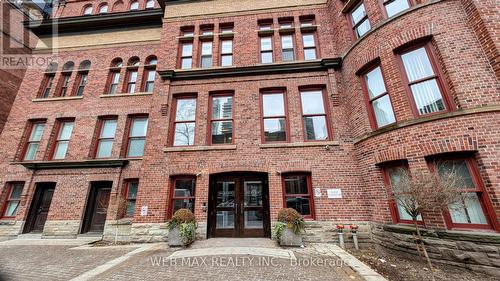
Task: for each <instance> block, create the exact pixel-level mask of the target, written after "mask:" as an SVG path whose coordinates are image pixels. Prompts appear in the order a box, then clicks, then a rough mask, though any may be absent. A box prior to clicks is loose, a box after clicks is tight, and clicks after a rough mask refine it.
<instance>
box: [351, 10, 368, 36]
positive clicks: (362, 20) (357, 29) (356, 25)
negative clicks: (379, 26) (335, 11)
mask: <svg viewBox="0 0 500 281" xmlns="http://www.w3.org/2000/svg"><path fill="white" fill-rule="evenodd" d="M351 21H352V28H353V30H354V34H356V38H359V37H362V36H363V35H365V34H366V33H367V32H368V31H370V29H371V25H370V21H369V20H368V15H367V14H366V10H365V5H364V3H363V2H361V3H360V4H359V5H358V6H357V7H356V8H354V10H353V11H352V12H351Z"/></svg>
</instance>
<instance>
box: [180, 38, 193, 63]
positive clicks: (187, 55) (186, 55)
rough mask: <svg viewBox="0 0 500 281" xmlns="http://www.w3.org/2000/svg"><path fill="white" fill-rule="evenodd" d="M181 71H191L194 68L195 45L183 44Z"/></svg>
mask: <svg viewBox="0 0 500 281" xmlns="http://www.w3.org/2000/svg"><path fill="white" fill-rule="evenodd" d="M181 52H182V54H181V69H191V68H192V67H193V43H184V44H182V50H181Z"/></svg>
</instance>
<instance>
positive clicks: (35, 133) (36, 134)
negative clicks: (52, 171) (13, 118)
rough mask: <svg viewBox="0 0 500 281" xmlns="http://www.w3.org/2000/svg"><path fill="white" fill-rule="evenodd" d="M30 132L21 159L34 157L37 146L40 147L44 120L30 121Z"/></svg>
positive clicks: (26, 159)
mask: <svg viewBox="0 0 500 281" xmlns="http://www.w3.org/2000/svg"><path fill="white" fill-rule="evenodd" d="M30 125H31V132H30V134H29V138H28V141H27V143H26V146H25V150H26V151H25V153H24V157H23V160H24V161H32V160H35V159H36V154H37V153H38V148H39V147H40V140H41V139H42V136H43V131H44V130H45V121H37V122H32V123H31V124H30Z"/></svg>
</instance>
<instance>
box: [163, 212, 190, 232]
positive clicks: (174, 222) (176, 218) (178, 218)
mask: <svg viewBox="0 0 500 281" xmlns="http://www.w3.org/2000/svg"><path fill="white" fill-rule="evenodd" d="M195 222H196V219H195V217H194V214H193V212H191V210H189V209H179V210H177V211H176V212H175V213H174V215H173V216H172V219H171V220H170V222H169V223H168V228H169V229H170V230H172V229H174V228H176V227H177V226H178V225H181V224H183V223H195Z"/></svg>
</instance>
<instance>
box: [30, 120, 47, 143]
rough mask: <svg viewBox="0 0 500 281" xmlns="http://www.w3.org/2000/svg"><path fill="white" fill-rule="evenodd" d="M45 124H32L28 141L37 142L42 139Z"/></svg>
mask: <svg viewBox="0 0 500 281" xmlns="http://www.w3.org/2000/svg"><path fill="white" fill-rule="evenodd" d="M44 129H45V124H34V125H33V130H32V131H31V136H30V141H39V140H40V139H41V138H42V135H43V130H44Z"/></svg>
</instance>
